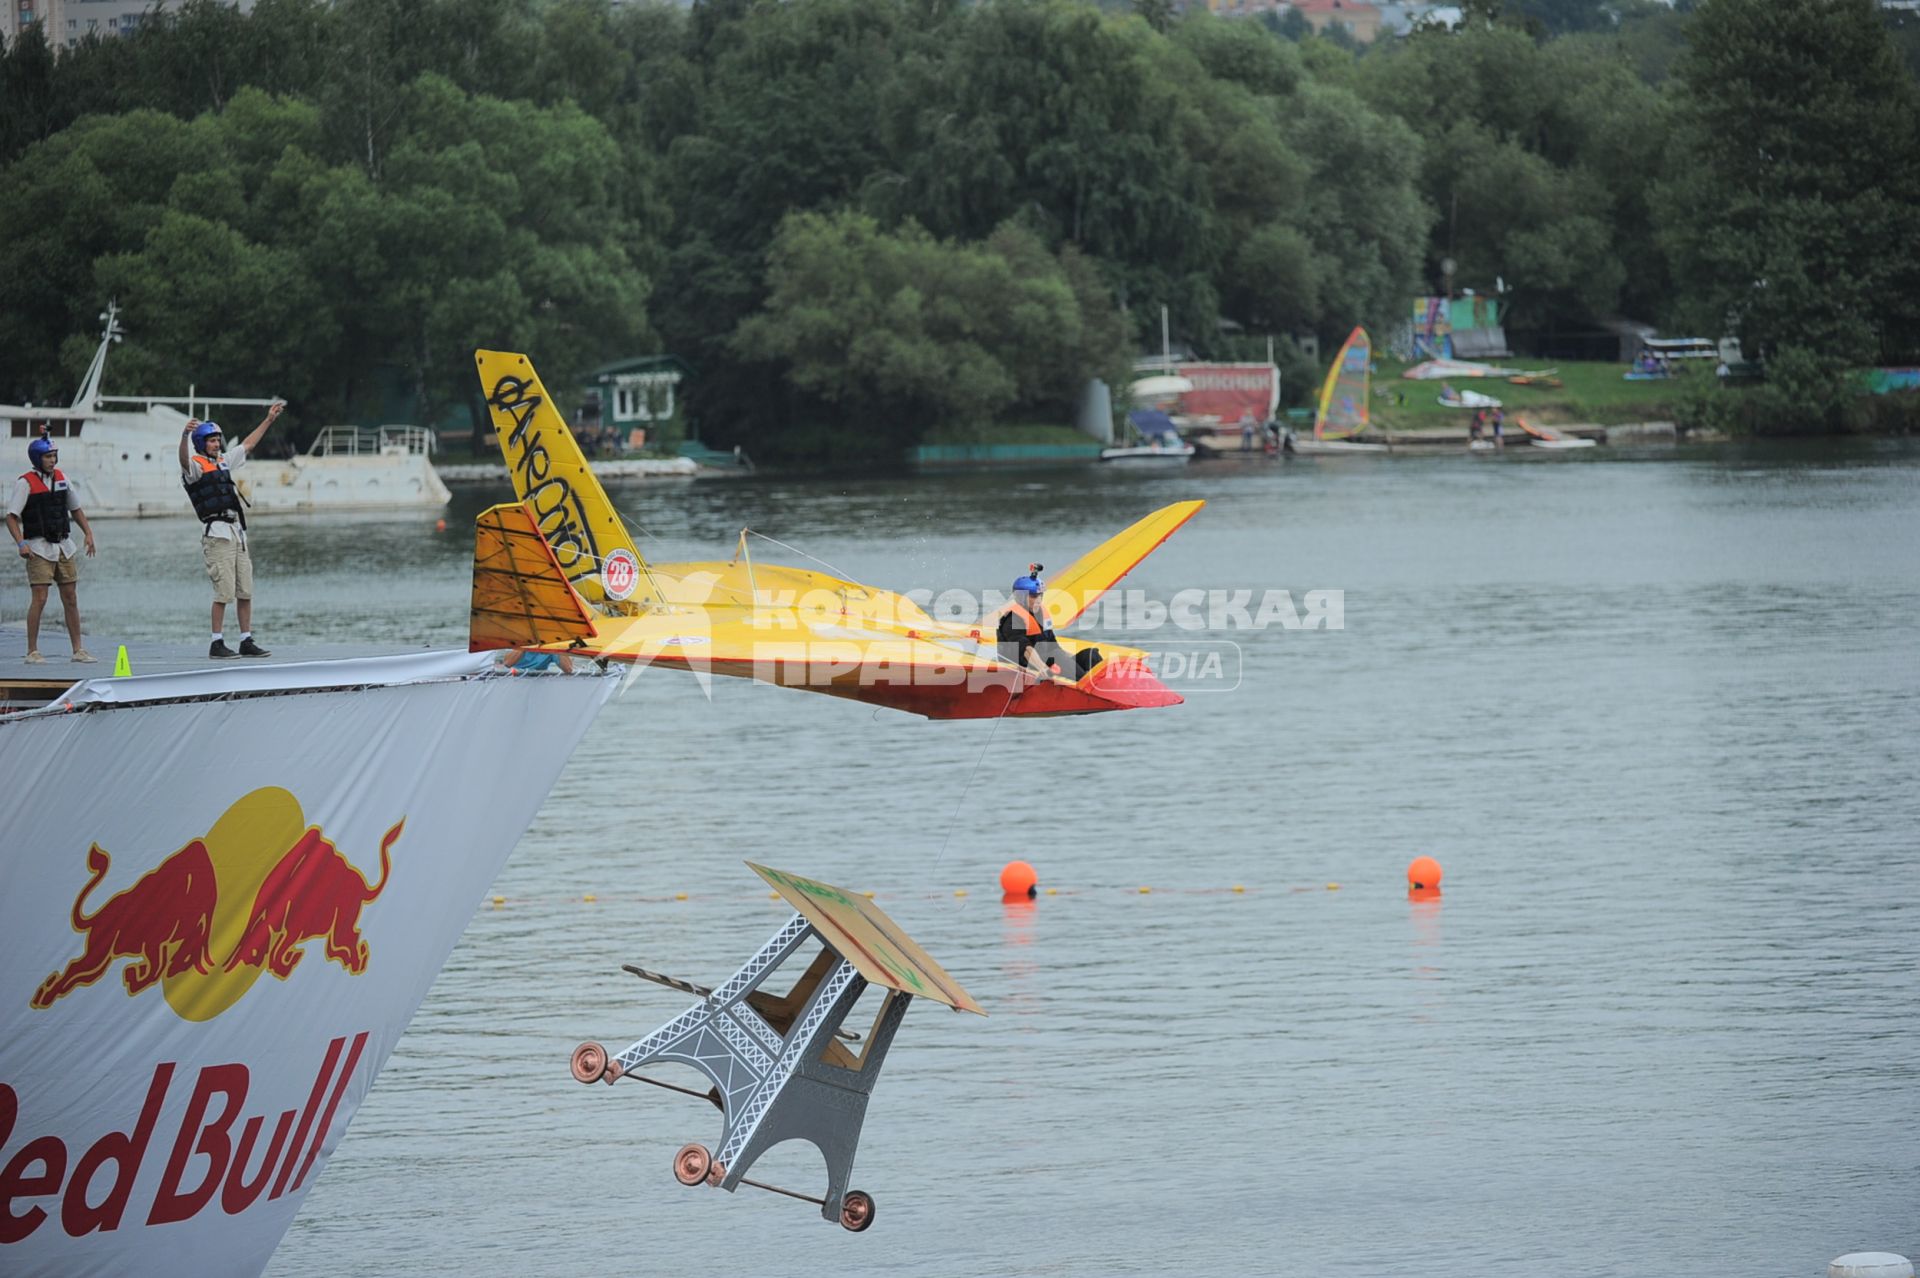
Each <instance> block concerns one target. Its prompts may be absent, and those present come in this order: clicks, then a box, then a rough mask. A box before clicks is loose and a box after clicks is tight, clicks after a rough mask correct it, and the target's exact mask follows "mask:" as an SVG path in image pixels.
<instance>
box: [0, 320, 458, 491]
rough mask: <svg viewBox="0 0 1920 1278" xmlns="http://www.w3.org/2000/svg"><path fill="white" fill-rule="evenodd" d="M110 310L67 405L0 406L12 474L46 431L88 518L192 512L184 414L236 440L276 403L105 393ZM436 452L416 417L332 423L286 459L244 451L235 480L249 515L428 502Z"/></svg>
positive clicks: (114, 334)
mask: <svg viewBox="0 0 1920 1278" xmlns="http://www.w3.org/2000/svg"><path fill="white" fill-rule="evenodd" d="M116 314H117V311H116V309H115V308H114V307H112V306H108V308H107V309H106V311H105V312H103V313H102V314H101V316H100V318H101V319H102V320H103V321H104V322H105V324H106V328H105V330H104V332H103V334H102V336H101V339H100V346H99V349H97V350H96V351H95V352H94V356H93V363H92V365H91V366H90V367H89V368H88V369H87V376H86V380H85V381H84V382H82V383H81V386H80V390H79V393H78V394H76V395H75V396H74V399H73V403H72V404H71V405H68V406H67V407H64V408H60V407H53V406H46V405H34V406H27V405H22V404H0V436H5V437H10V438H12V439H13V440H14V441H15V442H16V444H17V446H18V448H19V451H18V453H16V454H15V457H16V460H17V464H18V466H19V469H18V470H16V471H14V472H12V473H13V474H21V473H24V472H25V471H26V469H27V445H28V444H29V443H31V442H32V440H33V439H34V438H36V437H38V436H39V435H40V434H41V433H42V432H45V433H46V434H47V436H48V438H49V440H50V442H51V443H52V444H53V446H54V447H55V448H57V449H58V450H59V453H60V460H59V467H60V470H61V473H62V474H64V475H66V477H67V478H68V479H69V480H72V481H73V482H74V484H75V486H76V487H77V488H78V489H79V493H80V502H81V505H82V507H83V508H84V509H85V510H86V512H87V514H88V516H89V517H91V518H94V519H101V518H115V517H127V518H138V517H144V516H166V515H172V516H177V517H180V518H190V517H191V516H192V514H193V505H192V503H191V502H189V501H188V499H187V495H186V493H185V492H184V491H183V489H182V485H181V482H180V481H181V476H180V435H181V432H182V431H183V430H185V428H186V425H187V423H188V422H189V421H191V420H192V419H193V418H194V417H196V416H197V417H199V418H201V419H202V420H204V419H206V418H208V417H213V418H217V419H222V426H223V430H224V433H225V435H226V438H227V442H228V443H229V444H230V445H231V444H236V443H238V442H240V441H241V440H242V439H244V438H246V435H247V433H248V432H249V431H251V430H252V429H253V428H254V426H255V425H256V424H257V423H258V422H259V421H260V419H261V417H262V415H263V411H264V409H265V408H266V406H267V405H268V404H270V403H272V402H273V401H271V400H264V399H209V398H205V397H199V396H193V395H189V396H187V397H184V398H182V399H178V400H174V399H166V398H148V399H137V398H130V397H116V396H109V395H102V394H101V393H100V386H101V380H102V378H103V377H104V376H105V374H106V367H107V354H108V352H109V351H111V350H112V348H113V344H114V342H116V341H118V340H119V332H120V330H119V325H118V322H117V320H116V318H115V317H116ZM182 404H184V405H185V406H186V409H185V411H182V409H181V408H180V407H178V405H182ZM114 405H125V406H126V407H113V406H114ZM432 451H433V435H432V432H431V431H429V430H427V429H425V428H424V427H419V426H383V427H379V428H376V429H365V430H362V429H356V428H354V427H351V426H329V427H327V428H326V429H325V430H323V431H321V432H320V435H319V437H318V438H317V439H316V440H315V442H314V445H313V447H312V448H311V449H309V450H308V451H307V452H306V453H303V454H301V455H300V456H297V457H294V458H292V459H290V460H286V461H281V460H275V459H258V460H256V459H254V458H248V459H247V463H246V465H244V466H242V467H241V468H240V469H239V470H237V471H235V472H234V482H235V484H236V485H238V487H239V489H240V493H241V496H243V497H244V498H246V500H247V502H248V503H249V514H250V515H279V514H304V513H310V512H316V511H330V510H411V509H432V508H434V507H437V506H444V505H445V504H446V503H447V501H448V499H449V498H450V497H451V494H450V493H448V492H447V486H446V484H444V483H442V482H441V480H440V476H439V475H437V474H435V473H434V469H433V462H432ZM0 473H4V472H0Z"/></svg>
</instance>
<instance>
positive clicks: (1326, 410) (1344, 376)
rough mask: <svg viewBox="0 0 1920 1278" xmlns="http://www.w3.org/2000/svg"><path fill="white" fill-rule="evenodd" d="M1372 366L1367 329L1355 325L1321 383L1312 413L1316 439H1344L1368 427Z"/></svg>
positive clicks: (1371, 353)
mask: <svg viewBox="0 0 1920 1278" xmlns="http://www.w3.org/2000/svg"><path fill="white" fill-rule="evenodd" d="M1372 369H1373V343H1372V341H1370V340H1369V339H1368V337H1367V330H1366V329H1364V328H1355V329H1354V330H1353V332H1352V333H1350V334H1348V335H1347V341H1346V344H1345V345H1344V346H1342V347H1341V348H1340V353H1339V354H1338V355H1336V356H1334V359H1333V365H1332V366H1331V367H1330V368H1328V369H1327V380H1326V381H1325V382H1324V383H1322V384H1321V386H1320V407H1319V410H1318V411H1317V412H1316V413H1314V415H1313V437H1314V438H1315V439H1347V438H1350V437H1352V436H1354V435H1358V434H1359V433H1360V432H1361V431H1363V430H1365V429H1366V428H1367V425H1368V418H1367V392H1368V388H1369V386H1370V384H1371V381H1372Z"/></svg>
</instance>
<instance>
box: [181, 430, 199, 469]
mask: <svg viewBox="0 0 1920 1278" xmlns="http://www.w3.org/2000/svg"><path fill="white" fill-rule="evenodd" d="M199 424H200V419H199V418H198V417H189V418H187V428H186V429H185V430H183V431H181V432H180V473H181V474H183V475H184V474H186V472H187V450H188V449H189V448H190V447H191V446H192V443H193V428H194V427H195V426H198V425H199Z"/></svg>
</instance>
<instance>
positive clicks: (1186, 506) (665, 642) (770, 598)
mask: <svg viewBox="0 0 1920 1278" xmlns="http://www.w3.org/2000/svg"><path fill="white" fill-rule="evenodd" d="M475 360H476V362H477V364H478V366H479V374H480V384H481V386H482V388H483V389H484V391H485V393H486V397H487V405H488V408H489V409H490V410H491V412H492V415H493V425H494V429H495V430H496V431H497V432H498V433H499V438H500V448H501V452H502V453H503V454H504V455H505V458H506V462H507V469H508V471H509V473H510V474H511V475H512V476H513V485H514V491H515V492H516V493H517V494H518V495H519V497H520V502H519V503H517V504H516V503H509V504H506V505H500V506H494V507H492V508H491V509H488V510H486V511H483V512H481V514H480V516H479V519H478V520H477V528H476V535H475V539H474V548H473V617H472V628H471V633H470V637H469V646H470V648H471V649H472V650H473V651H475V652H479V651H484V650H487V649H493V648H525V649H531V650H535V651H544V652H554V653H563V652H565V653H573V654H576V655H582V656H587V657H592V658H596V659H600V660H611V661H631V662H640V663H646V664H653V665H664V666H669V667H675V668H680V669H686V670H693V671H704V672H708V673H711V674H719V675H734V676H739V677H743V678H750V679H758V680H761V681H762V682H765V683H773V684H778V685H780V686H781V687H786V688H800V689H805V690H806V691H810V692H824V693H827V694H828V695H830V696H837V697H847V698H851V699H853V700H855V701H864V702H870V703H872V704H875V705H882V706H888V707H891V708H893V709H897V710H907V711H911V712H913V713H915V714H922V715H925V716H927V717H928V718H930V719H990V718H995V717H997V716H999V715H1003V714H1008V715H1053V714H1090V713H1093V712H1095V711H1100V710H1130V709H1137V708H1141V707H1147V706H1169V705H1178V704H1179V703H1180V701H1181V700H1182V698H1181V697H1180V696H1179V695H1178V694H1176V693H1174V692H1173V691H1171V690H1170V689H1168V688H1167V687H1166V685H1164V684H1162V683H1161V682H1160V681H1159V680H1158V679H1157V678H1155V677H1154V675H1153V672H1152V670H1151V669H1150V668H1149V666H1148V659H1147V654H1146V653H1145V652H1143V651H1141V650H1139V649H1137V648H1124V647H1119V646H1117V645H1114V644H1107V643H1101V644H1099V645H1097V646H1096V645H1095V644H1093V643H1090V642H1088V641H1086V640H1080V639H1072V638H1067V637H1065V636H1062V637H1060V638H1059V639H1058V641H1057V642H1058V651H1057V653H1056V654H1055V656H1054V660H1055V664H1057V665H1058V666H1059V667H1060V672H1059V673H1057V674H1040V673H1038V672H1036V671H1035V670H1033V669H1031V668H1029V667H1028V666H1025V665H1022V664H1021V662H1020V657H1021V656H1022V655H1023V652H1022V645H1021V644H1019V643H1018V641H1015V642H1012V643H1005V644H1002V643H996V640H995V637H994V634H993V633H990V632H983V630H982V628H981V627H980V626H968V625H954V624H951V623H945V622H940V621H936V620H934V619H933V618H932V617H931V616H929V615H928V614H927V612H926V611H925V610H924V609H922V608H921V607H920V606H919V605H918V604H916V603H914V602H913V601H912V600H910V599H908V598H906V597H905V596H904V595H899V594H896V593H894V592H893V591H890V590H880V589H876V588H875V587H872V586H863V585H860V584H858V583H856V582H851V581H844V580H842V579H840V578H838V577H833V576H829V575H827V574H826V573H820V572H814V571H812V570H810V569H805V568H788V567H781V566H778V565H770V564H763V563H757V562H755V561H754V560H753V559H752V558H751V556H750V555H749V554H748V553H747V544H746V534H745V533H742V534H741V540H740V546H739V549H738V550H737V551H736V553H735V556H734V558H733V559H731V560H729V561H726V562H719V561H715V562H711V563H684V564H650V563H648V562H647V561H646V560H645V559H644V558H642V557H641V555H640V552H639V551H638V550H637V549H636V548H635V546H634V544H633V539H632V538H631V537H630V536H629V535H628V533H627V529H626V526H625V525H624V524H623V523H622V522H621V520H620V516H619V513H618V512H617V511H616V510H615V509H614V506H613V503H612V502H611V501H610V500H608V498H607V494H606V492H605V490H604V489H602V488H601V486H600V482H599V480H598V479H596V478H595V477H594V474H593V471H592V470H591V468H589V466H588V465H587V460H586V457H585V456H584V455H583V454H582V453H581V451H580V446H579V445H578V443H576V442H575V440H574V438H573V433H572V432H571V431H570V430H568V428H567V424H566V422H565V421H564V420H563V419H562V418H561V416H560V414H559V412H558V410H557V409H555V407H554V405H553V401H552V399H551V398H550V397H549V396H548V394H547V392H546V389H545V388H544V387H543V386H542V385H541V384H540V378H539V376H538V375H537V374H536V373H535V372H534V370H533V365H532V363H531V362H530V361H529V360H528V359H527V357H526V356H525V355H518V354H512V353H508V352H503V351H478V352H476V353H475ZM1204 504H1205V503H1204V502H1199V501H1184V502H1176V503H1175V504H1173V505H1171V506H1167V507H1164V508H1162V509H1160V510H1157V511H1155V512H1154V513H1152V514H1151V515H1148V516H1147V517H1146V518H1144V519H1141V520H1140V521H1139V522H1137V523H1135V524H1134V525H1133V526H1132V527H1130V528H1128V529H1126V531H1124V532H1122V533H1120V534H1119V535H1118V536H1116V537H1113V538H1111V539H1110V540H1108V541H1106V542H1104V543H1102V544H1101V545H1100V546H1098V547H1096V548H1094V549H1093V550H1091V551H1089V552H1088V553H1087V554H1085V555H1083V556H1081V558H1079V559H1078V560H1075V561H1074V563H1073V564H1071V565H1070V566H1069V567H1068V568H1067V569H1066V570H1065V571H1064V572H1062V573H1060V574H1059V576H1057V577H1056V578H1055V579H1054V582H1053V585H1052V586H1051V587H1049V588H1048V589H1047V591H1046V593H1045V595H1044V601H1045V608H1046V616H1047V618H1048V619H1049V620H1050V622H1051V624H1052V626H1054V627H1056V628H1060V629H1064V628H1065V627H1066V626H1068V625H1071V624H1072V623H1073V621H1074V620H1076V619H1077V618H1078V617H1080V616H1081V615H1082V614H1083V613H1084V612H1085V611H1086V610H1087V609H1088V608H1089V607H1091V606H1092V605H1093V604H1094V602H1095V601H1097V600H1098V599H1099V598H1100V597H1101V596H1102V595H1104V594H1105V593H1106V592H1107V591H1108V590H1109V589H1111V588H1112V586H1113V585H1114V583H1116V582H1118V581H1119V580H1120V579H1121V578H1122V577H1124V576H1125V575H1126V574H1127V573H1128V572H1129V571H1130V570H1131V569H1132V568H1133V566H1134V565H1135V564H1137V563H1139V562H1140V561H1141V560H1142V559H1144V558H1146V556H1147V555H1148V554H1149V553H1150V552H1151V551H1152V550H1153V549H1154V548H1155V547H1157V546H1158V545H1159V544H1160V543H1161V542H1163V541H1165V540H1166V539H1167V538H1168V537H1169V536H1171V535H1172V534H1173V533H1174V532H1175V531H1176V530H1177V529H1178V528H1179V527H1180V526H1181V525H1182V524H1184V523H1186V522H1187V521H1188V520H1189V519H1191V518H1193V516H1194V514H1195V513H1196V512H1197V511H1199V509H1200V507H1201V506H1203V505H1204ZM1062 658H1064V659H1062Z"/></svg>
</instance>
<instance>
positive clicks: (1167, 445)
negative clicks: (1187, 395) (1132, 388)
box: [1100, 408, 1195, 466]
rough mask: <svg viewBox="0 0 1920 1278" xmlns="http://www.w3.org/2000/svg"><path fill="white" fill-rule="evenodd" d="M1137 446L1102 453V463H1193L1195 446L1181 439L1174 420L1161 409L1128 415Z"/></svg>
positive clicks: (1149, 464)
mask: <svg viewBox="0 0 1920 1278" xmlns="http://www.w3.org/2000/svg"><path fill="white" fill-rule="evenodd" d="M1127 423H1128V425H1129V426H1130V427H1131V428H1132V430H1133V433H1134V436H1135V438H1136V439H1138V440H1139V442H1138V443H1135V444H1122V445H1119V446H1117V447H1113V448H1103V449H1101V450H1100V460H1101V461H1103V462H1116V463H1119V464H1122V465H1126V466H1184V465H1186V464H1187V463H1188V462H1190V461H1192V460H1193V454H1194V451H1195V450H1194V447H1193V445H1192V444H1189V443H1187V442H1186V441H1185V440H1183V439H1181V438H1180V432H1179V431H1178V430H1176V429H1175V428H1174V425H1173V419H1172V418H1171V417H1168V416H1167V415H1166V414H1165V413H1163V412H1161V411H1160V410H1159V409H1157V408H1136V409H1134V410H1133V411H1131V412H1129V413H1128V414H1127Z"/></svg>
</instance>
